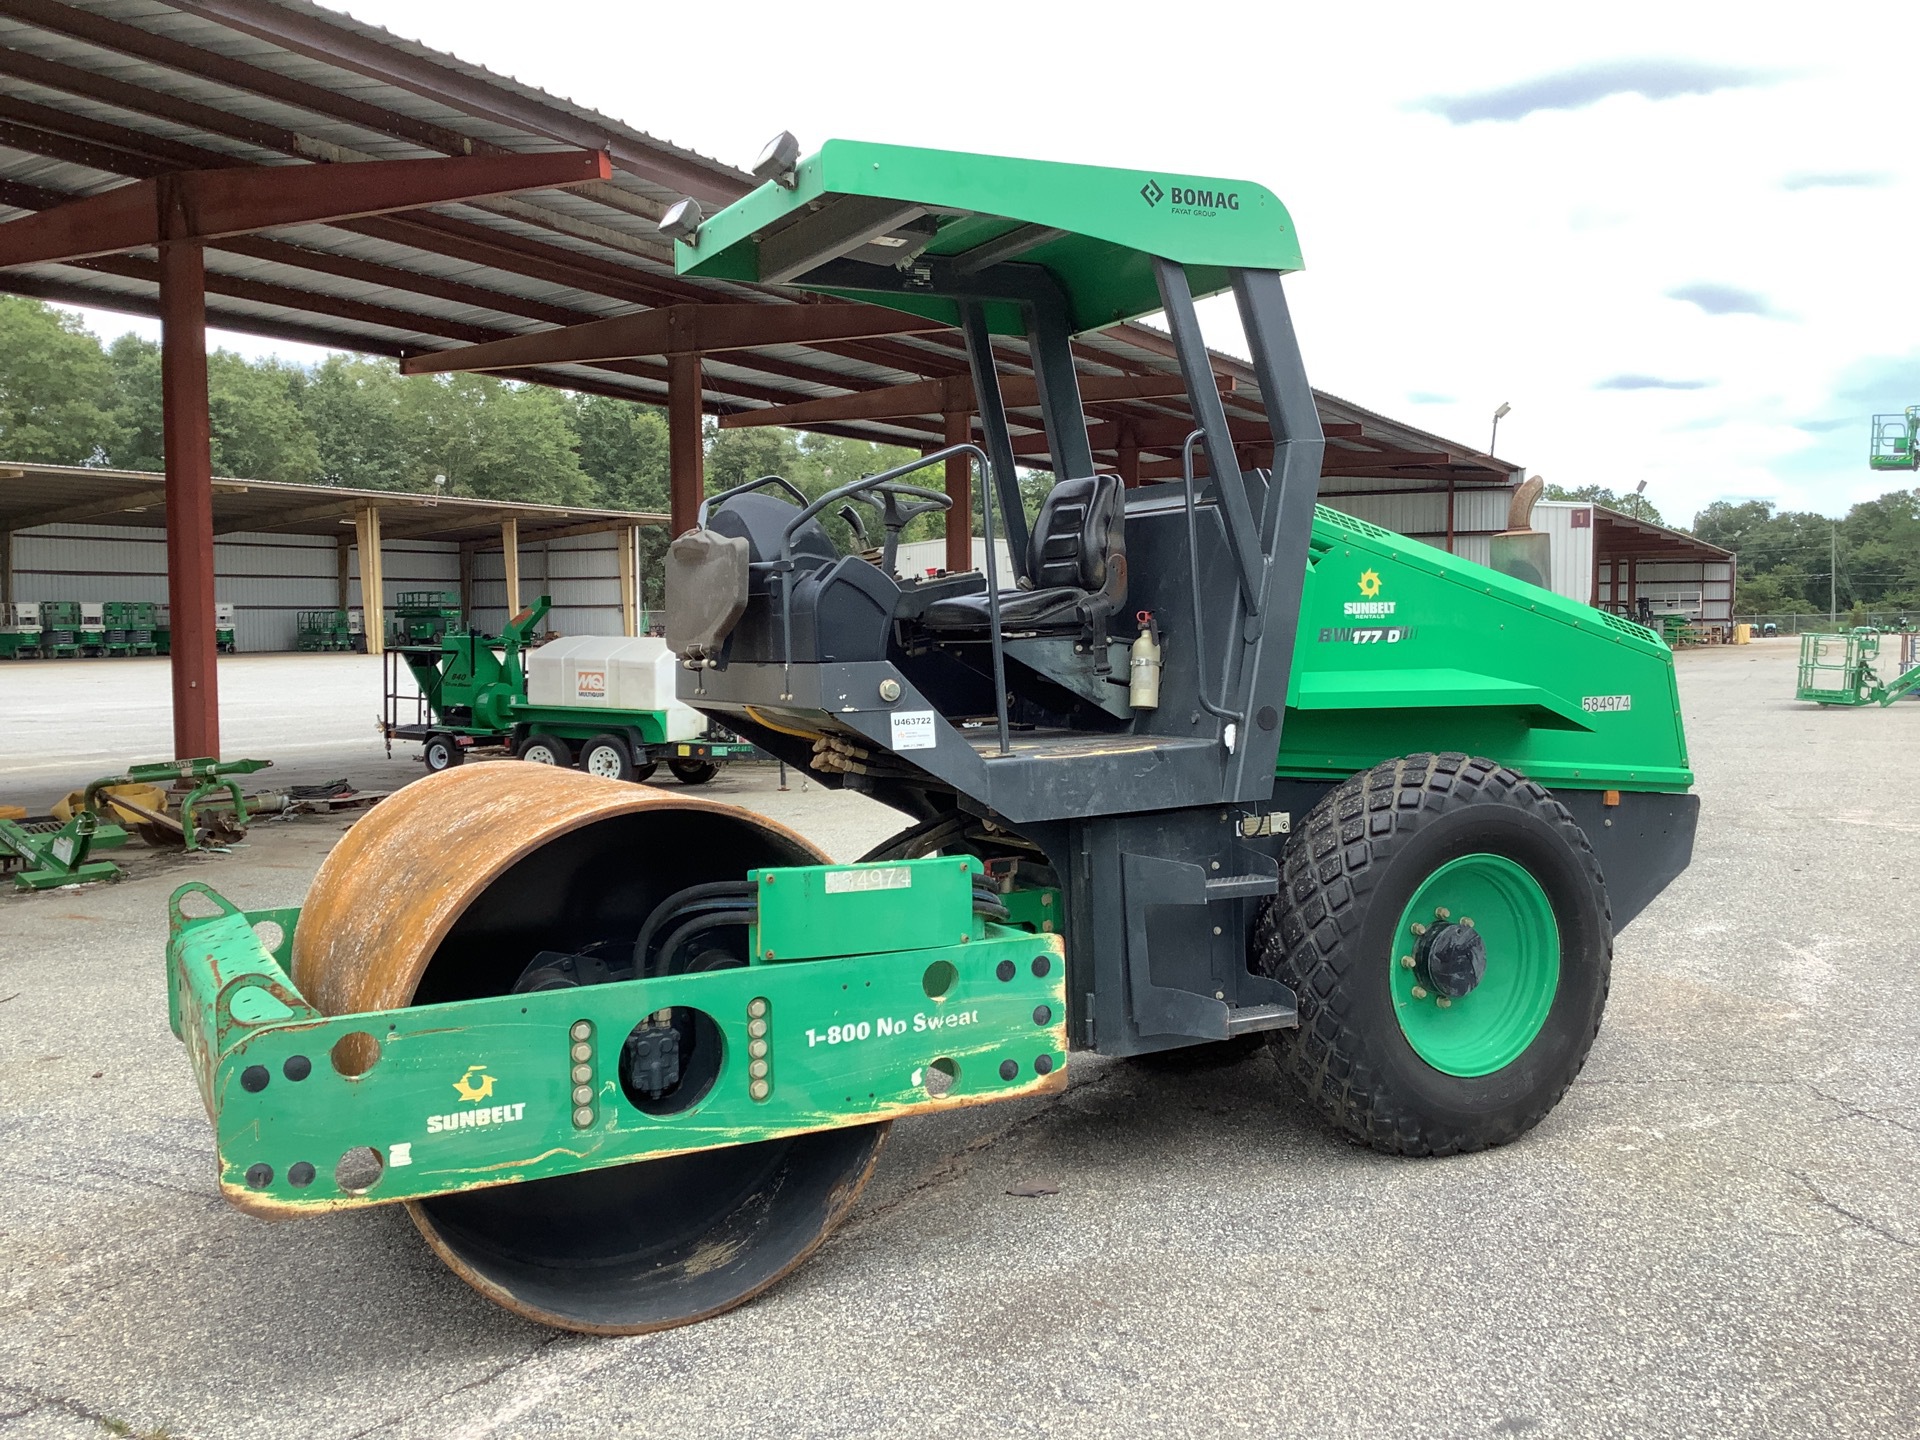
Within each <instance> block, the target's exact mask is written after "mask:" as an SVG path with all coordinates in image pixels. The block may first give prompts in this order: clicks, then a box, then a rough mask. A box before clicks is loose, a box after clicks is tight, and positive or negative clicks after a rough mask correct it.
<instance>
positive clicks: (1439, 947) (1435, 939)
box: [1413, 921, 1487, 1000]
mask: <svg viewBox="0 0 1920 1440" xmlns="http://www.w3.org/2000/svg"><path fill="white" fill-rule="evenodd" d="M1413 958H1414V973H1415V974H1417V975H1418V976H1419V977H1420V981H1421V983H1422V984H1423V985H1425V986H1426V988H1427V989H1429V990H1431V991H1433V993H1434V994H1436V995H1444V996H1446V997H1447V998H1448V999H1450V1000H1459V999H1462V998H1463V997H1465V996H1468V995H1471V994H1472V993H1473V991H1474V989H1475V987H1476V986H1478V985H1479V984H1480V982H1481V981H1482V980H1484V979H1485V978H1486V975H1487V942H1486V940H1485V939H1484V938H1483V937H1482V936H1481V934H1480V932H1479V931H1478V930H1477V929H1475V928H1474V926H1473V923H1472V922H1471V921H1462V922H1458V923H1455V922H1444V923H1442V924H1438V925H1433V926H1429V927H1428V929H1427V932H1426V933H1425V934H1424V935H1422V936H1421V937H1420V940H1419V943H1418V944H1417V945H1416V946H1415V947H1414V952H1413Z"/></svg>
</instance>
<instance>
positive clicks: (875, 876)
mask: <svg viewBox="0 0 1920 1440" xmlns="http://www.w3.org/2000/svg"><path fill="white" fill-rule="evenodd" d="M912 888H913V871H912V870H911V869H909V868H908V867H907V866H905V865H862V866H861V867H860V868H859V869H857V870H829V871H828V872H827V894H829V895H851V894H854V893H856V892H857V891H862V890H911V889H912Z"/></svg>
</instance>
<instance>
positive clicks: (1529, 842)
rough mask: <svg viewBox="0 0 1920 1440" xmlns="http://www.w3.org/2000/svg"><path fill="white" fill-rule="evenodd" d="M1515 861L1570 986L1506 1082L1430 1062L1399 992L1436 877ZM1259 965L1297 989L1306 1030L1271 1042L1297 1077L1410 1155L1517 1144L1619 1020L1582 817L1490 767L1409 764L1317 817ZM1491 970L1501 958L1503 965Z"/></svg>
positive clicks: (1368, 781)
mask: <svg viewBox="0 0 1920 1440" xmlns="http://www.w3.org/2000/svg"><path fill="white" fill-rule="evenodd" d="M1484 853H1491V854H1497V855H1504V856H1506V857H1507V858H1508V859H1510V860H1513V861H1515V862H1517V863H1519V864H1520V865H1522V866H1523V867H1525V868H1526V870H1527V871H1528V872H1529V873H1530V874H1531V875H1532V877H1533V879H1534V880H1535V881H1536V882H1537V883H1538V884H1539V886H1540V887H1541V889H1542V890H1543V891H1544V892H1545V893H1546V896H1547V899H1548V901H1549V903H1550V904H1551V906H1552V909H1553V914H1554V919H1555V921H1556V923H1557V925H1558V927H1559V932H1560V971H1559V981H1558V987H1557V989H1556V991H1555V994H1554V997H1553V1001H1552V1005H1551V1008H1550V1009H1549V1010H1548V1013H1547V1017H1546V1020H1545V1022H1544V1023H1543V1024H1542V1025H1541V1028H1540V1030H1539V1033H1538V1034H1536V1035H1535V1036H1534V1038H1533V1040H1532V1042H1531V1043H1530V1044H1529V1045H1528V1046H1527V1048H1526V1049H1525V1050H1524V1051H1523V1052H1522V1053H1521V1054H1520V1055H1519V1056H1518V1057H1517V1058H1515V1059H1514V1060H1513V1061H1511V1062H1510V1063H1508V1064H1507V1065H1505V1066H1504V1067H1502V1068H1501V1069H1498V1070H1495V1071H1493V1072H1492V1073H1491V1074H1487V1075H1479V1076H1470V1077H1462V1076H1456V1075H1449V1074H1445V1073H1443V1072H1442V1071H1439V1070H1436V1069H1434V1068H1433V1067H1432V1066H1430V1065H1428V1064H1427V1063H1426V1062H1425V1061H1424V1060H1423V1059H1421V1057H1420V1056H1419V1054H1418V1053H1416V1052H1415V1050H1414V1048H1413V1046H1412V1045H1411V1044H1410V1043H1409V1042H1408V1040H1407V1037H1406V1034H1405V1032H1404V1031H1403V1030H1402V1029H1401V1027H1400V1022H1399V1019H1398V1017H1397V1016H1396V1014H1395V1012H1394V1008H1393V996H1392V992H1391V987H1390V977H1391V974H1392V968H1391V967H1392V963H1393V961H1392V952H1393V948H1394V933H1395V928H1396V926H1397V925H1398V924H1399V921H1400V917H1401V913H1402V911H1403V910H1404V909H1405V907H1406V905H1407V904H1408V902H1409V901H1410V899H1411V898H1412V896H1413V894H1414V891H1415V890H1416V889H1417V888H1418V887H1419V886H1420V884H1421V882H1422V881H1423V880H1425V879H1426V877H1427V876H1429V875H1431V874H1432V873H1433V872H1434V871H1435V870H1436V869H1438V868H1439V867H1440V866H1442V865H1444V864H1446V863H1447V862H1449V861H1451V860H1454V859H1457V858H1458V857H1460V856H1462V855H1469V854H1484ZM1250 958H1251V960H1252V962H1253V965H1254V968H1255V969H1257V970H1258V971H1260V972H1261V973H1263V974H1266V975H1270V976H1272V977H1273V978H1274V979H1276V980H1279V981H1281V982H1282V983H1284V984H1286V985H1290V986H1291V987H1293V990H1294V992H1295V993H1296V995H1297V996H1298V997H1299V1007H1300V1025H1299V1028H1298V1029H1295V1030H1279V1031H1274V1032H1271V1034H1270V1036H1269V1043H1270V1044H1271V1046H1272V1048H1273V1054H1274V1058H1275V1059H1276V1060H1277V1061H1278V1062H1279V1065H1280V1068H1281V1070H1282V1071H1283V1072H1284V1073H1285V1074H1286V1075H1287V1076H1288V1077H1289V1078H1290V1079H1291V1080H1292V1081H1293V1082H1294V1083H1295V1084H1296V1085H1297V1086H1298V1087H1299V1089H1300V1091H1301V1092H1302V1094H1304V1095H1305V1096H1306V1098H1307V1099H1309V1100H1310V1101H1312V1102H1313V1103H1314V1104H1315V1105H1317V1106H1318V1107H1319V1108H1320V1109H1321V1110H1322V1111H1324V1112H1325V1113H1326V1115H1327V1116H1328V1117H1329V1118H1330V1119H1332V1121H1333V1122H1334V1124H1335V1125H1337V1126H1339V1127H1340V1128H1341V1129H1343V1130H1345V1131H1346V1132H1347V1133H1348V1134H1349V1135H1351V1136H1353V1137H1354V1138H1355V1139H1356V1140H1359V1141H1361V1142H1362V1143H1364V1144H1367V1145H1370V1146H1372V1147H1373V1148H1374V1149H1376V1150H1380V1151H1384V1152H1386V1153H1388V1154H1394V1155H1453V1154H1458V1153H1461V1152H1464V1151H1473V1150H1481V1149H1485V1148H1486V1147H1488V1146H1490V1145H1504V1144H1506V1143H1507V1142H1508V1141H1510V1140H1515V1139H1518V1138H1519V1137H1520V1136H1522V1135H1524V1134H1526V1132H1527V1131H1529V1130H1531V1129H1532V1128H1533V1127H1534V1126H1535V1125H1537V1124H1539V1123H1540V1121H1541V1119H1542V1118H1544V1117H1545V1116H1546V1114H1547V1112H1548V1111H1550V1110H1551V1109H1553V1107H1554V1106H1555V1105H1556V1104H1558V1103H1559V1100H1560V1097H1561V1096H1562V1095H1564V1094H1565V1093H1566V1091H1567V1087H1568V1086H1569V1085H1571V1084H1572V1083H1573V1080H1574V1077H1575V1076H1576V1075H1578V1074H1579V1073H1580V1067H1581V1066H1582V1065H1583V1064H1585V1063H1586V1058H1587V1052H1588V1050H1589V1049H1590V1048H1591V1047H1592V1045H1593V1040H1594V1036H1595V1035H1596V1034H1597V1033H1598V1032H1599V1028H1600V1018H1601V1015H1602V1013H1603V1012H1604V1010H1605V1009H1606V1002H1607V987H1608V984H1609V981H1610V977H1611V971H1612V964H1613V924H1612V917H1611V914H1610V911H1609V909H1608V903H1607V890H1606V882H1605V880H1604V879H1603V877H1602V876H1601V873H1600V865H1599V862H1598V861H1597V860H1596V859H1595V858H1594V854H1593V849H1592V847H1591V846H1590V845H1589V844H1588V843H1587V838H1586V836H1585V834H1584V833H1583V832H1582V831H1581V829H1580V827H1579V826H1578V825H1577V824H1575V823H1574V820H1573V816H1572V815H1571V814H1569V813H1568V811H1567V809H1566V807H1565V806H1563V805H1562V804H1560V802H1559V801H1557V800H1555V799H1554V798H1553V796H1552V795H1550V794H1549V793H1548V792H1547V791H1546V790H1545V789H1543V788H1542V787H1541V786H1539V785H1538V784H1536V783H1535V782H1533V781H1531V780H1529V779H1527V778H1526V777H1525V776H1523V775H1520V774H1518V773H1516V772H1515V771H1513V770H1509V769H1507V768H1506V767H1504V766H1502V765H1498V764H1496V763H1495V762H1493V761H1491V760H1485V759H1480V758H1478V757H1474V756H1468V755H1462V754H1455V753H1447V754H1438V755H1433V754H1423V755H1409V756H1406V757H1405V758H1403V759H1399V760H1389V761H1386V762H1385V763H1383V764H1380V765H1376V766H1374V768H1373V769H1371V770H1367V771H1363V772H1362V773H1361V774H1358V775H1355V776H1354V777H1353V778H1352V779H1350V780H1348V781H1346V782H1345V783H1344V784H1342V785H1340V786H1338V787H1337V788H1336V789H1334V790H1332V791H1331V792H1329V793H1328V794H1327V795H1326V796H1325V797H1324V798H1323V799H1322V800H1321V801H1320V803H1319V804H1318V805H1316V806H1315V807H1314V808H1313V810H1312V811H1311V812H1310V813H1309V814H1308V816H1307V818H1306V821H1305V823H1304V824H1303V825H1302V826H1301V827H1300V829H1299V830H1297V831H1296V832H1295V834H1294V836H1293V838H1292V840H1291V841H1290V842H1289V844H1288V846H1287V849H1286V853H1285V856H1284V858H1283V861H1282V871H1281V888H1280V893H1279V895H1278V896H1277V897H1276V898H1275V899H1274V900H1271V901H1269V902H1268V903H1267V904H1266V905H1265V906H1264V907H1262V909H1261V912H1260V916H1259V919H1258V920H1257V922H1256V923H1255V926H1254V933H1253V940H1252V954H1251V957H1250ZM1489 963H1492V962H1491V961H1490V962H1489Z"/></svg>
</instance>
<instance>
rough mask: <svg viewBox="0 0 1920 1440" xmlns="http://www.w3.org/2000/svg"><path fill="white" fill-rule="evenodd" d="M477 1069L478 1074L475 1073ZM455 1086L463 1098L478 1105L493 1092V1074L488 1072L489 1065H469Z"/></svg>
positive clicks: (455, 1082)
mask: <svg viewBox="0 0 1920 1440" xmlns="http://www.w3.org/2000/svg"><path fill="white" fill-rule="evenodd" d="M476 1071H477V1072H478V1074H476V1073H475V1072H476ZM453 1088H454V1089H456V1090H458V1091H459V1092H460V1098H461V1099H462V1100H465V1101H467V1102H468V1103H469V1104H472V1105H478V1104H479V1103H480V1102H481V1101H482V1100H485V1099H486V1098H487V1097H488V1096H489V1095H491V1094H493V1076H491V1075H489V1074H487V1067H486V1066H484V1065H469V1066H468V1067H467V1073H466V1074H464V1075H462V1076H461V1077H460V1078H459V1079H458V1080H456V1081H454V1082H453Z"/></svg>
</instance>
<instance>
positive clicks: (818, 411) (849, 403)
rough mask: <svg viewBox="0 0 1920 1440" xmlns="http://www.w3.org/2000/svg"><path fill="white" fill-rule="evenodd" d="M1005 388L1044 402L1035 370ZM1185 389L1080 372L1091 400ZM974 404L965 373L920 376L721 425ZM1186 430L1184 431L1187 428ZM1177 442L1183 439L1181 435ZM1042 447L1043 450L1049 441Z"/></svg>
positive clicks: (887, 414)
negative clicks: (939, 377)
mask: <svg viewBox="0 0 1920 1440" xmlns="http://www.w3.org/2000/svg"><path fill="white" fill-rule="evenodd" d="M1232 383H1233V382H1232V381H1231V380H1223V381H1222V382H1221V384H1222V385H1227V386H1230V385H1231V384H1232ZM1000 390H1001V396H1002V400H1003V402H1004V403H1005V405H1006V406H1007V408H1008V409H1012V410H1018V409H1031V408H1032V407H1034V406H1036V405H1038V404H1039V403H1040V385H1039V382H1038V381H1037V380H1035V379H1034V378H1033V376H1031V375H1007V376H1004V377H1002V379H1001V381H1000ZM1184 394H1186V386H1185V383H1184V382H1183V381H1182V380H1181V379H1180V377H1179V376H1178V375H1083V376H1082V377H1081V378H1080V398H1081V400H1083V401H1086V402H1093V401H1100V400H1138V399H1148V398H1152V397H1155V396H1161V395H1184ZM973 406H974V398H973V383H972V381H970V380H968V379H967V378H966V377H964V376H953V377H950V378H947V379H942V380H916V381H914V382H913V383H912V384H909V385H889V386H887V387H885V388H884V389H879V390H862V391H858V392H856V393H854V394H852V395H829V396H826V397H825V398H823V399H819V400H802V401H800V402H799V403H797V404H794V405H781V406H777V407H775V408H773V409H771V410H744V411H741V412H740V413H739V414H736V415H722V416H721V417H720V425H721V428H722V429H727V430H744V429H752V428H754V427H756V426H761V425H801V426H805V425H810V424H814V423H816V422H819V421H823V420H898V419H907V418H910V417H914V416H920V415H942V414H948V413H952V412H954V411H961V412H965V413H968V414H971V413H972V411H973ZM1189 428H1191V427H1189ZM1181 433H1182V434H1183V435H1184V434H1185V432H1184V431H1183V432H1181ZM1173 443H1174V444H1178V443H1179V442H1178V441H1177V440H1176V441H1174V442H1173ZM1041 448H1042V449H1043V450H1044V449H1045V446H1044V445H1043V446H1042V447H1041Z"/></svg>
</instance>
